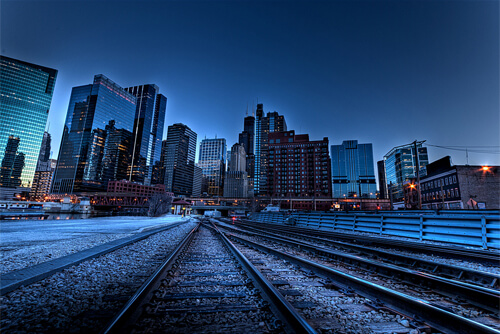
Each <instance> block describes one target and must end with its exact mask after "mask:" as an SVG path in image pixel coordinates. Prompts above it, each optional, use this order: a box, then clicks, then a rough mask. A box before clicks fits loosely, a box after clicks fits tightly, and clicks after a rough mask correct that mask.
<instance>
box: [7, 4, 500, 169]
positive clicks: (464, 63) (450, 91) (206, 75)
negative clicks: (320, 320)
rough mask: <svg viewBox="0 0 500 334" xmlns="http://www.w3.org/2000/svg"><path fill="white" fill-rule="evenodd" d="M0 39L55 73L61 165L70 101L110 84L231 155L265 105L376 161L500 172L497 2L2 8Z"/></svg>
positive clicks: (53, 119) (12, 52)
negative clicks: (407, 147)
mask: <svg viewBox="0 0 500 334" xmlns="http://www.w3.org/2000/svg"><path fill="white" fill-rule="evenodd" d="M0 28H1V33H0V34H1V35H0V37H1V39H0V48H1V53H2V54H3V55H6V56H8V57H13V58H17V59H21V60H25V61H29V62H32V63H36V64H40V65H43V66H48V67H52V68H55V69H57V70H58V71H59V73H58V78H57V82H56V88H55V92H54V97H53V102H52V107H51V110H50V114H49V121H50V132H51V134H52V138H53V151H54V155H53V157H57V155H58V150H59V142H60V139H61V133H62V128H63V123H64V119H65V116H66V112H67V107H68V102H69V97H70V93H71V88H72V87H74V86H79V85H85V84H89V83H91V82H92V79H93V76H94V75H95V74H99V73H102V74H105V75H106V76H107V77H108V78H110V79H111V80H113V81H115V82H116V83H117V84H119V85H120V86H122V87H128V86H134V85H140V84H146V83H154V84H157V85H158V86H159V87H160V91H161V93H163V94H164V95H165V96H167V98H168V103H167V116H166V123H165V124H166V125H170V124H173V123H177V122H182V123H184V124H187V125H188V126H190V127H191V128H192V129H193V130H194V131H195V132H196V133H198V139H199V140H201V139H202V138H204V137H205V136H206V137H207V138H213V137H215V135H217V137H220V138H221V137H223V138H226V139H227V143H228V145H229V146H230V145H232V144H234V143H235V142H236V141H237V140H238V133H239V132H241V131H242V129H243V118H244V116H245V113H246V109H247V105H248V108H249V112H252V107H254V106H255V105H256V104H257V101H258V102H259V103H263V104H264V110H265V112H269V111H277V112H279V113H280V114H284V115H285V117H286V120H287V124H288V128H289V129H294V130H296V133H308V134H309V135H310V138H311V139H322V138H323V137H328V138H329V140H330V144H340V143H341V142H342V141H343V140H349V139H357V140H359V141H360V142H362V143H366V142H370V143H373V148H374V159H375V160H380V159H382V157H383V155H384V154H385V153H387V152H388V151H389V150H390V149H391V148H392V147H394V146H398V145H401V144H405V143H409V142H412V141H413V140H415V139H418V140H427V143H429V144H433V145H439V146H470V149H469V163H470V164H479V165H482V164H497V165H500V154H498V152H499V147H498V146H499V145H500V134H499V132H500V112H499V91H500V87H499V2H498V1H416V2H414V1H325V2H313V1H308V2H297V1H272V2H271V1H256V2H254V1H231V2H229V1H227V2H215V1H202V2H191V1H187V2H184V1H180V2H177V1H175V2H160V1H142V2H134V1H105V2H98V1H90V2H83V1H56V2H52V1H37V2H31V1H5V0H2V3H1V25H0ZM165 135H166V128H165ZM476 146H496V147H487V148H478V147H476ZM458 149H462V147H459V148H458ZM478 150H483V151H487V152H490V153H489V154H480V153H475V151H478ZM429 155H430V160H431V161H433V160H436V159H439V158H441V157H442V156H444V155H451V156H452V159H453V162H454V163H455V164H464V163H465V162H466V161H465V152H463V151H456V150H446V149H441V148H435V147H429Z"/></svg>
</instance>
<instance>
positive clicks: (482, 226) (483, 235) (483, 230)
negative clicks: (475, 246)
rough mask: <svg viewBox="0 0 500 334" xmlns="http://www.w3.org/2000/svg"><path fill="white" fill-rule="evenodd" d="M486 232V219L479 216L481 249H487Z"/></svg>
mask: <svg viewBox="0 0 500 334" xmlns="http://www.w3.org/2000/svg"><path fill="white" fill-rule="evenodd" d="M487 233H488V232H487V231H486V217H485V216H484V215H483V216H481V236H482V237H483V248H484V249H488V237H487V235H486V234H487Z"/></svg>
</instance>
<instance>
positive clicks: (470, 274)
mask: <svg viewBox="0 0 500 334" xmlns="http://www.w3.org/2000/svg"><path fill="white" fill-rule="evenodd" d="M242 227H244V228H245V229H249V230H252V231H259V232H261V231H262V230H259V229H258V228H257V227H255V226H247V225H243V226H242ZM267 230H268V231H274V232H279V233H281V234H285V235H288V236H292V237H300V238H304V237H305V238H308V239H310V240H316V241H320V242H324V243H326V244H329V245H333V246H340V247H343V248H348V249H353V250H356V251H358V252H360V253H363V254H365V255H367V256H370V255H373V254H375V255H376V256H377V257H379V258H384V259H386V260H389V261H391V262H393V264H396V265H406V266H407V267H409V268H411V269H417V268H419V269H421V270H424V271H427V272H430V273H431V274H442V275H446V276H448V277H449V278H452V279H454V280H457V281H463V282H467V283H470V284H477V285H481V286H484V287H488V288H492V289H493V288H494V289H497V290H498V289H499V288H500V275H497V274H493V273H489V272H485V271H479V270H473V269H469V268H464V267H459V266H455V265H450V264H444V263H437V262H433V261H429V260H424V259H420V258H415V257H409V256H408V255H403V254H395V253H391V252H389V251H384V250H380V249H376V248H371V247H368V246H360V245H356V244H352V243H347V242H342V241H336V240H335V241H333V240H329V239H325V238H321V237H316V236H312V235H304V234H299V233H296V232H292V231H288V230H283V229H280V228H268V229H267ZM273 235H275V236H281V235H278V234H275V233H273Z"/></svg>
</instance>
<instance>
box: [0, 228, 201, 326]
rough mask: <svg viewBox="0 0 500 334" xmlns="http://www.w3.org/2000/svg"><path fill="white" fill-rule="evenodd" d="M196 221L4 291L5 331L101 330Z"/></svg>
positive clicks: (3, 324)
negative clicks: (28, 283) (5, 293)
mask: <svg viewBox="0 0 500 334" xmlns="http://www.w3.org/2000/svg"><path fill="white" fill-rule="evenodd" d="M195 226H196V224H195V223H194V222H189V223H186V224H183V225H181V226H179V227H175V228H172V229H170V230H167V231H164V232H160V233H158V234H155V235H153V236H151V237H149V238H147V239H144V240H142V241H139V242H137V243H134V244H132V245H129V246H126V247H124V248H121V249H119V250H116V251H114V252H111V253H108V254H106V255H103V256H100V257H98V258H95V259H92V260H90V261H86V262H83V263H81V264H79V265H77V266H73V267H70V268H68V269H65V270H63V271H62V272H59V273H57V274H55V275H53V276H51V277H48V278H46V279H44V280H41V281H39V282H37V283H34V284H31V285H28V286H23V287H20V288H19V289H16V290H14V291H12V292H11V293H8V294H7V295H5V296H2V297H1V298H0V304H1V305H0V311H1V313H2V319H1V320H0V324H1V331H2V332H9V333H20V332H30V333H54V332H57V333H82V332H85V333H95V332H98V331H99V330H100V329H101V328H102V327H103V326H104V325H105V324H106V323H107V321H109V319H110V318H111V317H112V316H113V315H114V313H116V312H117V311H118V310H119V309H120V307H122V306H123V304H124V303H125V302H126V301H127V299H128V298H129V297H130V296H132V294H133V293H134V292H135V291H136V289H137V288H138V287H139V286H140V285H141V284H142V283H143V282H144V281H145V280H146V279H147V277H148V276H149V275H151V274H152V273H153V272H154V271H155V269H156V268H157V267H158V265H159V264H160V262H161V261H162V260H164V259H166V258H167V257H168V254H169V253H170V252H171V251H172V250H173V249H174V248H175V247H176V246H177V244H178V243H179V242H180V241H181V240H182V239H183V238H184V237H185V236H186V234H187V233H188V232H189V231H191V230H192V229H193V228H194V227H195ZM121 236H123V234H121Z"/></svg>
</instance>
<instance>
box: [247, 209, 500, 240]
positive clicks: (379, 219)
mask: <svg viewBox="0 0 500 334" xmlns="http://www.w3.org/2000/svg"><path fill="white" fill-rule="evenodd" d="M290 217H293V218H294V220H295V223H296V225H297V226H301V227H310V228H317V229H321V230H343V231H355V232H367V233H376V234H379V235H388V236H399V237H407V238H413V239H418V240H426V241H438V242H447V243H453V244H462V245H467V246H478V247H482V248H484V249H488V248H495V249H500V212H499V211H498V210H495V211H486V212H481V211H473V210H470V211H469V210H464V211H463V212H461V211H458V210H457V211H451V212H449V213H448V212H447V213H443V212H441V213H440V214H439V215H438V214H436V213H435V212H434V213H432V212H426V211H425V212H419V211H417V212H414V213H411V212H409V211H402V212H399V213H398V211H388V212H383V213H363V212H356V213H354V212H353V213H333V212H332V213H320V212H311V213H302V212H294V213H292V214H288V213H284V212H259V213H254V214H252V216H251V218H250V219H251V220H253V221H256V222H263V223H276V224H284V223H285V221H286V220H287V219H288V218H290Z"/></svg>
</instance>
